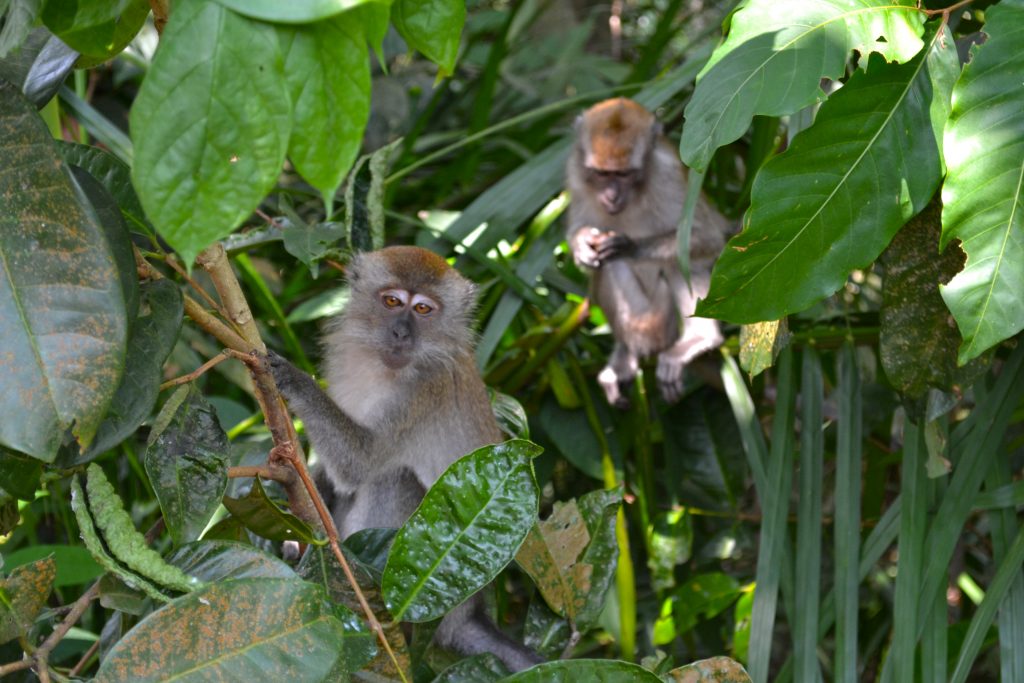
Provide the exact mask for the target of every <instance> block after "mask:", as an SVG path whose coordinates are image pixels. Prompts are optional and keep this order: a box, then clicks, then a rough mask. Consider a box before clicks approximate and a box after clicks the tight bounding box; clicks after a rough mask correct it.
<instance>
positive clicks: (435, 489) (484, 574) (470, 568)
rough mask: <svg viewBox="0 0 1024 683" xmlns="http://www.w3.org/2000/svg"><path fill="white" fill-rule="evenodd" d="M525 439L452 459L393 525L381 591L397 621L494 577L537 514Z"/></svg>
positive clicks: (456, 599) (421, 617)
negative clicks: (404, 516) (406, 517)
mask: <svg viewBox="0 0 1024 683" xmlns="http://www.w3.org/2000/svg"><path fill="white" fill-rule="evenodd" d="M540 452H541V449H540V447H538V446H536V445H535V444H532V443H530V442H529V441H522V440H513V441H506V442H505V443H502V444H497V445H493V446H485V447H483V448H480V449H477V450H476V451H473V452H472V453H470V454H469V455H467V456H465V457H463V458H461V459H459V460H458V461H456V462H455V463H453V464H452V465H451V466H450V467H449V468H448V469H447V470H445V472H444V473H443V474H442V475H441V476H440V478H439V479H438V480H437V481H436V482H435V483H434V485H433V486H432V487H431V488H430V490H429V491H427V494H426V496H424V498H423V501H422V502H421V503H420V506H419V507H418V508H417V509H416V511H415V512H414V513H413V514H412V516H411V517H410V518H409V520H408V521H407V522H406V523H405V525H404V526H403V527H402V528H401V529H400V530H399V532H398V535H397V536H396V537H395V542H394V544H393V545H392V546H391V552H390V554H389V555H388V563H387V566H386V567H385V568H384V580H383V586H382V590H383V592H384V597H385V601H386V603H387V605H388V609H389V610H390V612H391V614H392V615H394V617H395V619H396V620H403V621H412V622H421V621H430V620H431V619H436V618H438V617H440V616H442V615H443V614H444V613H445V612H447V611H448V610H450V609H451V608H452V607H454V606H456V605H458V604H459V603H461V602H463V601H464V600H466V598H468V597H469V596H470V595H472V594H473V593H475V592H476V591H478V590H479V589H480V588H481V587H483V586H484V585H486V584H487V583H488V582H490V581H491V580H493V579H494V577H495V576H497V574H498V572H500V571H501V569H502V568H503V567H504V566H505V565H506V564H508V563H509V561H511V560H512V558H513V557H514V556H515V553H516V550H518V549H519V545H520V544H521V543H522V542H523V539H524V538H525V537H526V534H527V532H528V531H529V530H530V527H531V525H532V524H533V522H534V520H535V519H536V518H537V506H538V499H539V492H538V490H537V483H536V482H535V481H534V479H533V466H532V462H531V460H532V458H533V457H535V456H536V455H538V454H539V453H540Z"/></svg>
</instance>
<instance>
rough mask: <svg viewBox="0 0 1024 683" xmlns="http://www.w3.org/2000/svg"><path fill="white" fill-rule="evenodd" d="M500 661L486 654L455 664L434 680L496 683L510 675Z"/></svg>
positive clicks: (449, 682)
mask: <svg viewBox="0 0 1024 683" xmlns="http://www.w3.org/2000/svg"><path fill="white" fill-rule="evenodd" d="M509 673H510V672H509V670H508V668H507V667H506V666H505V665H504V664H503V663H502V661H501V660H500V659H498V658H497V657H496V656H494V655H493V654H491V653H490V652H484V653H482V654H478V655H473V656H472V657H466V658H465V659H460V660H459V661H457V662H455V663H454V664H452V665H451V666H449V667H448V668H447V669H445V670H444V671H442V672H441V673H439V674H438V675H437V678H435V679H434V683H496V682H497V681H501V680H504V678H505V677H506V676H508V675H509Z"/></svg>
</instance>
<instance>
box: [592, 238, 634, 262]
mask: <svg viewBox="0 0 1024 683" xmlns="http://www.w3.org/2000/svg"><path fill="white" fill-rule="evenodd" d="M590 246H591V248H592V249H593V250H594V252H595V254H596V255H597V262H598V265H603V264H604V263H605V262H607V261H611V260H612V259H617V258H622V257H624V256H629V255H630V254H632V253H633V250H634V249H635V247H636V243H635V242H634V241H633V240H632V239H630V238H629V237H627V236H626V235H623V234H622V233H619V232H615V231H613V230H608V231H606V232H598V233H597V235H595V236H593V237H592V239H591V240H590Z"/></svg>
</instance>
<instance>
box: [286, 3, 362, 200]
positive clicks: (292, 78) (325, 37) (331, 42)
mask: <svg viewBox="0 0 1024 683" xmlns="http://www.w3.org/2000/svg"><path fill="white" fill-rule="evenodd" d="M353 19H354V16H353V15H350V14H344V15H340V16H337V17H333V18H331V19H327V20H324V21H318V22H317V23H315V24H309V25H306V26H296V27H292V28H284V27H281V28H279V29H278V34H279V36H280V38H281V52H282V54H283V55H284V68H285V75H286V78H287V80H288V88H289V90H290V92H291V98H292V102H293V103H294V106H295V115H294V117H295V118H294V124H293V127H292V137H291V141H290V142H289V143H288V157H289V158H290V159H291V160H292V163H293V164H295V168H296V170H297V171H298V172H299V173H301V174H302V177H304V178H305V179H306V180H308V181H309V183H310V185H312V186H313V187H315V188H316V189H318V190H320V192H321V193H322V194H323V195H324V196H325V197H333V196H334V193H335V191H336V190H337V189H338V186H340V185H341V181H342V180H343V179H344V178H345V174H346V173H348V170H349V168H350V167H351V166H352V162H353V161H354V160H355V158H356V155H357V154H358V153H359V146H360V145H361V144H362V141H363V130H364V129H365V128H366V121H367V119H368V118H369V116H370V60H369V51H368V50H367V44H366V38H365V36H364V35H363V32H362V26H361V25H360V23H359V22H358V21H354V20H353Z"/></svg>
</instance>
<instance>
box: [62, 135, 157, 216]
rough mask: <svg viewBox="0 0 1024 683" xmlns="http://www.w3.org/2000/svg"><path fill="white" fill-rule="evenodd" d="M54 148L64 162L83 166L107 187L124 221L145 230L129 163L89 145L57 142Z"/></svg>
mask: <svg viewBox="0 0 1024 683" xmlns="http://www.w3.org/2000/svg"><path fill="white" fill-rule="evenodd" d="M57 150H58V151H59V152H60V155H61V158H63V159H64V163H65V164H68V165H71V166H78V167H79V168H82V169H85V170H86V171H88V172H89V174H90V175H91V176H92V177H93V178H95V179H96V180H98V181H99V182H100V184H101V185H103V187H105V188H107V192H109V193H110V194H111V195H112V196H113V197H114V200H115V201H116V202H117V205H118V207H119V208H120V209H121V213H122V214H123V215H124V217H125V219H126V220H128V221H130V222H131V223H132V224H133V225H135V226H136V227H138V228H142V229H144V230H147V228H146V226H147V222H146V214H145V213H144V212H143V211H142V205H141V204H140V203H139V198H138V196H137V195H136V194H135V188H134V187H132V176H131V173H132V171H131V169H130V168H128V164H126V163H124V162H123V161H121V160H120V159H118V158H117V157H115V156H114V155H113V154H111V153H110V152H107V151H106V150H103V149H100V148H99V147H92V146H90V145H79V144H76V143H73V142H60V141H58V143H57Z"/></svg>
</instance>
